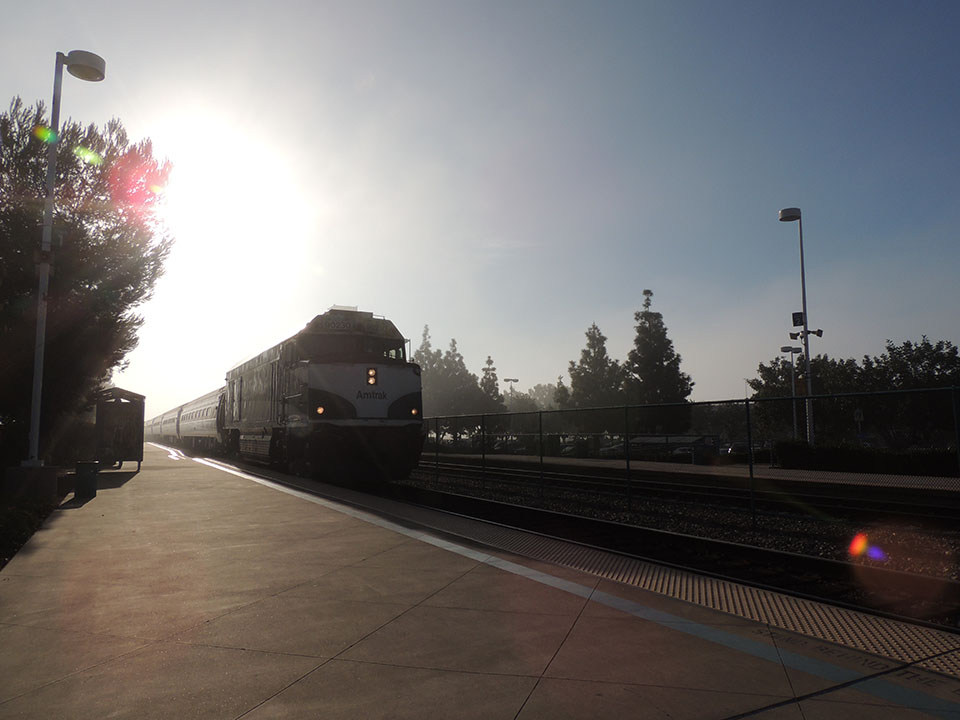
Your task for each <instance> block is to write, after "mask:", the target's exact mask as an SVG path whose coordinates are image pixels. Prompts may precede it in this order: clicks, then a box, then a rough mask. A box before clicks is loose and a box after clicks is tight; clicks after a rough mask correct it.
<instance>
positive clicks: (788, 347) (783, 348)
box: [780, 345, 793, 352]
mask: <svg viewBox="0 0 960 720" xmlns="http://www.w3.org/2000/svg"><path fill="white" fill-rule="evenodd" d="M780 352H793V348H792V347H790V346H789V345H783V346H781V347H780Z"/></svg>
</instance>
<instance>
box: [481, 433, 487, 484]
mask: <svg viewBox="0 0 960 720" xmlns="http://www.w3.org/2000/svg"><path fill="white" fill-rule="evenodd" d="M480 487H482V488H483V489H484V490H486V489H487V416H486V415H481V416H480Z"/></svg>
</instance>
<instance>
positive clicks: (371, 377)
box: [367, 368, 377, 385]
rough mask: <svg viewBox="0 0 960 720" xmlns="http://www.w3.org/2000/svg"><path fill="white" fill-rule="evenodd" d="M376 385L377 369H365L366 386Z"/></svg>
mask: <svg viewBox="0 0 960 720" xmlns="http://www.w3.org/2000/svg"><path fill="white" fill-rule="evenodd" d="M376 384H377V369H376V368H367V385H376Z"/></svg>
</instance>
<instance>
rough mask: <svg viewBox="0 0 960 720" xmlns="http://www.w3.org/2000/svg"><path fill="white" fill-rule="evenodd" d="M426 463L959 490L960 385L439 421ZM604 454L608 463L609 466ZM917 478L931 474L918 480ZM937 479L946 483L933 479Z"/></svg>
mask: <svg viewBox="0 0 960 720" xmlns="http://www.w3.org/2000/svg"><path fill="white" fill-rule="evenodd" d="M426 424H427V431H428V435H427V441H426V443H425V445H424V458H423V461H422V462H421V468H424V467H425V466H427V465H428V464H429V463H430V462H431V460H432V461H433V462H434V463H435V464H439V463H440V462H441V461H446V462H450V461H451V459H452V458H455V457H456V456H458V455H459V456H471V457H479V458H480V461H481V464H482V465H483V467H486V466H487V465H488V464H495V463H496V462H499V461H503V460H504V459H505V458H510V457H513V458H525V459H526V460H527V461H528V462H530V461H533V460H537V461H538V462H539V464H540V465H541V467H542V466H543V465H544V464H545V463H549V464H550V465H552V466H555V465H557V464H563V463H565V462H568V461H569V463H570V464H579V465H580V466H589V465H590V463H584V462H583V461H593V464H594V465H597V466H606V467H609V468H617V469H621V470H622V473H625V477H626V480H627V482H629V480H630V477H631V473H635V472H638V471H640V470H643V469H645V470H649V469H651V468H657V467H660V468H661V469H665V468H666V467H667V466H670V467H671V469H673V470H677V469H678V466H688V467H687V468H686V469H687V470H689V471H696V472H701V473H703V472H711V471H717V472H721V471H720V470H717V469H718V468H725V469H726V470H724V471H722V472H724V474H728V475H729V474H731V473H734V471H737V472H739V473H740V474H743V475H745V476H748V477H749V478H751V479H752V478H753V477H754V475H755V473H757V472H762V473H763V474H765V475H770V474H771V473H772V474H773V476H775V477H776V476H779V477H780V478H781V479H792V480H803V479H808V480H820V481H824V480H834V481H842V482H852V483H856V482H872V483H875V484H881V485H883V484H891V485H901V486H907V487H909V486H910V485H911V483H913V484H916V486H918V487H943V488H944V489H960V483H957V482H956V481H955V480H954V481H950V480H946V479H949V478H957V477H960V447H958V446H960V388H956V387H953V388H938V389H930V390H911V391H888V392H872V393H846V394H840V395H818V396H812V397H809V398H807V397H796V398H790V397H788V398H750V399H741V400H725V401H719V402H695V403H678V404H669V405H643V406H621V407H605V408H587V409H568V410H544V411H539V412H524V413H499V414H490V415H465V416H446V417H433V418H428V419H427V420H426ZM604 461H606V462H604ZM918 478H928V479H927V480H918ZM936 478H939V479H941V481H940V482H939V483H938V482H937V481H935V480H934V479H936Z"/></svg>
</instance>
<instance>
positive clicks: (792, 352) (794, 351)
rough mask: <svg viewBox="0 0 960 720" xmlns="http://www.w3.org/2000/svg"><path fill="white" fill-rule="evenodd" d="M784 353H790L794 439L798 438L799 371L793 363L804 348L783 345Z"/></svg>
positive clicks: (781, 349)
mask: <svg viewBox="0 0 960 720" xmlns="http://www.w3.org/2000/svg"><path fill="white" fill-rule="evenodd" d="M780 352H782V353H790V395H791V397H792V398H793V439H794V440H796V439H797V373H796V365H794V363H793V356H794V355H796V354H797V353H802V352H803V348H798V347H793V346H792V345H783V346H781V348H780Z"/></svg>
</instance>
